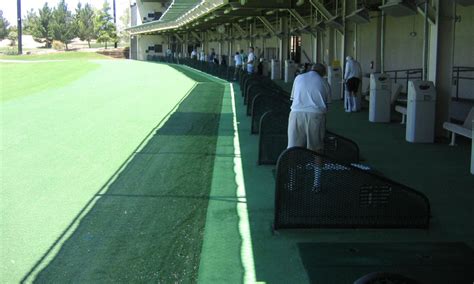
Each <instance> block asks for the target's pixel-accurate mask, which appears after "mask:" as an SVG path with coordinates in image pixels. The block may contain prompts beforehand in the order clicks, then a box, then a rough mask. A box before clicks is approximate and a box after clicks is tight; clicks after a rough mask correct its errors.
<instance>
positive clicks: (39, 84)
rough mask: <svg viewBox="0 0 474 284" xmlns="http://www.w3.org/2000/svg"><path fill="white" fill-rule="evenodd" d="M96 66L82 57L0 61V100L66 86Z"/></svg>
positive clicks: (97, 65)
mask: <svg viewBox="0 0 474 284" xmlns="http://www.w3.org/2000/svg"><path fill="white" fill-rule="evenodd" d="M98 67H99V64H97V63H94V62H90V61H82V60H73V61H67V62H41V63H31V64H29V63H24V64H19V63H0V77H1V79H0V81H1V84H0V93H1V97H0V101H8V100H11V99H15V98H19V97H23V96H28V95H31V94H35V93H37V92H40V91H43V90H51V89H54V88H60V87H62V86H66V85H67V84H69V83H71V82H72V81H74V80H77V79H78V78H80V77H81V76H83V75H85V74H87V73H88V72H90V71H92V70H95V69H97V68H98Z"/></svg>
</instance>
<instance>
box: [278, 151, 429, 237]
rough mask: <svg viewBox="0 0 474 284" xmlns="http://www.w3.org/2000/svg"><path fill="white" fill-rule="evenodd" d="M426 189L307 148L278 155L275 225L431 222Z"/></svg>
mask: <svg viewBox="0 0 474 284" xmlns="http://www.w3.org/2000/svg"><path fill="white" fill-rule="evenodd" d="M429 221H430V203H429V200H428V198H426V196H425V195H423V194H422V193H420V192H418V191H415V190H413V189H411V188H409V187H407V186H404V185H402V184H399V183H397V182H394V181H392V180H390V179H387V178H385V177H383V176H380V175H377V174H375V173H374V172H372V171H370V170H362V169H360V168H358V167H355V166H353V165H351V164H349V163H343V162H340V161H336V160H334V159H331V158H329V157H328V156H325V155H320V154H318V153H316V152H313V151H310V150H308V149H304V148H299V147H295V148H290V149H287V150H285V151H284V152H283V153H282V154H281V156H280V158H279V159H278V163H277V169H276V182H275V214H274V224H273V228H274V229H275V230H279V229H302V228H424V229H426V228H428V227H429Z"/></svg>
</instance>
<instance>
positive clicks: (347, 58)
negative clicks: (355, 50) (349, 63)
mask: <svg viewBox="0 0 474 284" xmlns="http://www.w3.org/2000/svg"><path fill="white" fill-rule="evenodd" d="M352 59H354V58H352V56H350V55H349V56H347V57H346V60H352Z"/></svg>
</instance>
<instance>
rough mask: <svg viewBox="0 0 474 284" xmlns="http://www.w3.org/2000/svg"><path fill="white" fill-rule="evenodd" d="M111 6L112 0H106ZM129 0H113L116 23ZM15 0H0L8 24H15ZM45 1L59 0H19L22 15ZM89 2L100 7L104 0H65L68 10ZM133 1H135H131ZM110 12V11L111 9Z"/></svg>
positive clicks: (55, 0)
mask: <svg viewBox="0 0 474 284" xmlns="http://www.w3.org/2000/svg"><path fill="white" fill-rule="evenodd" d="M107 1H108V2H109V4H110V7H111V8H112V0H107ZM130 1H131V0H115V4H116V5H117V24H120V17H121V16H122V14H123V13H124V11H125V9H126V8H127V7H128V6H129V5H130ZM16 2H17V1H16V0H0V10H2V11H3V16H4V17H5V18H6V19H7V20H8V21H9V22H10V25H15V26H16V14H17V11H16ZM45 2H47V3H48V6H49V7H55V6H56V5H57V4H58V2H59V0H21V10H22V13H21V15H22V17H23V18H24V17H25V16H26V12H27V11H29V10H30V9H34V10H35V11H38V9H39V8H41V7H43V5H44V3H45ZM78 2H81V3H83V4H84V3H90V4H91V5H92V6H94V7H95V8H101V7H102V4H103V3H104V0H66V4H67V5H68V8H69V10H71V11H74V10H75V9H76V6H77V3H78ZM132 2H135V1H132ZM111 13H112V11H111Z"/></svg>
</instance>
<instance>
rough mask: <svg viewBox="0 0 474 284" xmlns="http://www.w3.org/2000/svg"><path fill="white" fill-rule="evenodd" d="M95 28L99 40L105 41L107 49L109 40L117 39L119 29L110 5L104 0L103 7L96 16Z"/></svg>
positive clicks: (114, 40)
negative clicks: (111, 13) (113, 19)
mask: <svg viewBox="0 0 474 284" xmlns="http://www.w3.org/2000/svg"><path fill="white" fill-rule="evenodd" d="M95 30H96V32H97V42H100V43H104V44H105V48H106V49H107V43H108V42H116V41H117V29H116V27H115V24H114V23H113V21H112V16H111V15H110V5H109V3H108V2H107V0H106V1H104V5H103V6H102V9H101V10H100V11H98V12H97V15H96V17H95Z"/></svg>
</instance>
